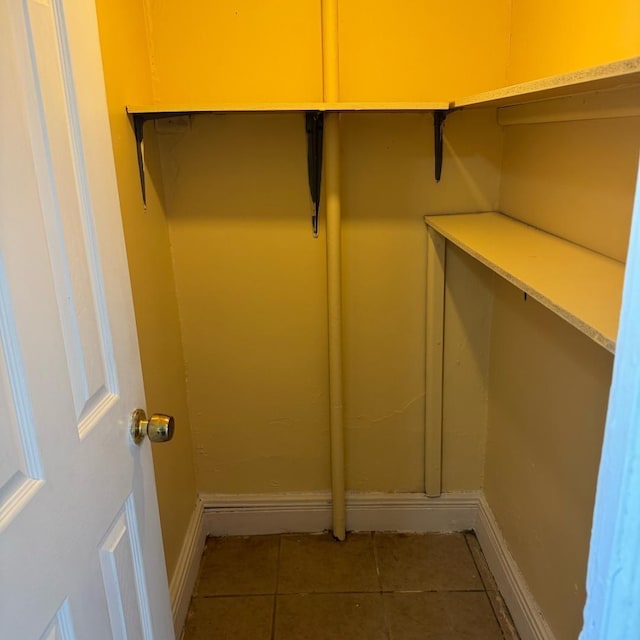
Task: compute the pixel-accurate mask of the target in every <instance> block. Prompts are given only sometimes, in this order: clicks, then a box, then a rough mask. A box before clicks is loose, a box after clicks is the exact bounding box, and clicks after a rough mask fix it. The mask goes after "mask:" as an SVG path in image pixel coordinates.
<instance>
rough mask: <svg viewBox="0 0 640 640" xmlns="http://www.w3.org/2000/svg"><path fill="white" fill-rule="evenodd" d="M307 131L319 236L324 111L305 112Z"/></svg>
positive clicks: (313, 218) (315, 230) (313, 225)
mask: <svg viewBox="0 0 640 640" xmlns="http://www.w3.org/2000/svg"><path fill="white" fill-rule="evenodd" d="M305 130H306V132H307V169H308V172H309V191H310V192H311V201H312V203H313V213H312V216H311V228H312V230H313V237H314V238H317V237H318V213H319V211H320V190H321V187H322V138H323V131H324V113H322V111H307V112H306V114H305Z"/></svg>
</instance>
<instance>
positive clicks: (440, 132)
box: [433, 109, 449, 182]
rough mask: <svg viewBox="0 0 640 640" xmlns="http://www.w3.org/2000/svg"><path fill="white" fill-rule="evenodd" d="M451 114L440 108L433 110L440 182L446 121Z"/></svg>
mask: <svg viewBox="0 0 640 640" xmlns="http://www.w3.org/2000/svg"><path fill="white" fill-rule="evenodd" d="M448 115H449V111H448V110H444V109H438V110H436V111H434V112H433V147H434V155H435V177H436V182H440V178H441V177H442V153H443V149H442V147H443V144H444V121H445V120H446V118H447V116H448Z"/></svg>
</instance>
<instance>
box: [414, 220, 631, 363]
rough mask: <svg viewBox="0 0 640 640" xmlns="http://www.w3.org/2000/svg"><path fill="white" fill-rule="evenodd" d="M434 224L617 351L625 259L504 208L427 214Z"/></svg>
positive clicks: (524, 289) (434, 227) (593, 338)
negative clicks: (531, 222) (550, 230)
mask: <svg viewBox="0 0 640 640" xmlns="http://www.w3.org/2000/svg"><path fill="white" fill-rule="evenodd" d="M425 222H426V223H427V225H428V226H430V227H432V228H433V229H435V230H436V231H437V232H438V233H440V234H442V235H443V236H444V237H445V238H446V239H447V240H448V241H450V242H452V243H453V244H455V245H456V246H457V247H460V249H462V250H463V251H465V252H466V253H468V254H469V255H471V256H472V257H474V258H475V259H476V260H478V261H479V262H481V263H482V264H484V265H485V266H487V267H489V268H490V269H491V270H492V271H494V272H495V273H497V274H498V275H500V276H502V277H503V278H504V279H505V280H507V281H509V282H511V283H512V284H513V285H514V286H516V287H517V288H518V289H520V290H522V291H524V292H526V293H527V295H530V296H531V297H532V298H534V299H535V300H537V301H538V302H540V303H541V304H542V305H544V306H545V307H547V308H548V309H550V310H551V311H553V312H554V313H556V314H557V315H559V316H560V317H561V318H563V319H564V320H566V321H567V322H568V323H569V324H571V325H573V326H574V327H576V328H577V329H579V330H580V331H582V332H583V333H584V334H586V335H587V336H589V337H590V338H591V339H592V340H594V341H595V342H597V343H598V344H600V345H601V346H603V347H604V348H605V349H607V350H608V351H610V352H611V353H614V352H615V343H616V335H617V332H618V316H619V313H620V303H621V298H622V283H623V279H624V267H625V266H624V263H622V262H618V261H617V260H613V259H611V258H607V257H606V256H603V255H601V254H599V253H595V252H594V251H590V250H588V249H585V248H583V247H580V246H578V245H576V244H573V243H571V242H568V241H566V240H562V239H561V238H558V237H556V236H553V235H551V234H549V233H545V232H544V231H540V230H539V229H535V228H534V227H530V226H528V225H526V224H523V223H522V222H518V221H517V220H514V219H513V218H510V217H508V216H505V215H503V214H501V213H471V214H456V215H441V216H426V217H425Z"/></svg>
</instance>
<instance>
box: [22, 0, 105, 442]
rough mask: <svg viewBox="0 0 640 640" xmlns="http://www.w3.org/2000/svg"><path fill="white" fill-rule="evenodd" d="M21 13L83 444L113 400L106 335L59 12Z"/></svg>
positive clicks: (54, 6) (55, 5)
mask: <svg viewBox="0 0 640 640" xmlns="http://www.w3.org/2000/svg"><path fill="white" fill-rule="evenodd" d="M26 9H27V11H26V15H25V23H26V26H27V29H28V30H29V32H30V35H31V38H32V42H33V49H32V65H33V67H32V71H33V75H34V77H36V78H38V82H39V89H40V91H39V92H38V113H39V115H40V120H41V123H40V124H41V127H42V131H43V132H44V136H45V139H44V140H43V143H44V147H45V149H44V150H45V153H47V155H48V156H49V159H50V162H49V165H50V169H51V175H50V179H49V180H46V181H45V184H44V185H42V187H43V190H44V189H46V190H47V191H49V192H48V193H43V194H42V196H43V202H47V203H48V205H49V206H47V207H46V209H45V213H46V215H47V231H48V241H49V242H48V244H49V251H50V254H51V258H52V266H53V272H54V277H55V281H56V290H57V294H58V305H59V308H60V312H61V316H62V327H63V331H64V338H65V345H66V352H67V364H68V367H69V372H70V379H71V383H72V389H73V399H74V406H75V410H76V415H77V419H78V431H79V432H80V435H81V436H83V435H84V434H86V433H87V432H88V430H90V428H91V427H92V426H93V425H94V424H96V422H97V421H99V419H100V416H101V415H102V413H103V412H104V411H106V410H108V408H109V406H111V404H112V403H113V402H114V401H115V400H116V399H117V378H116V370H115V362H114V355H113V347H112V340H111V332H110V327H109V322H108V318H107V315H106V302H105V297H104V290H103V287H102V286H101V273H100V260H99V255H98V251H97V246H96V240H95V228H94V224H93V218H92V211H91V197H90V191H89V185H88V183H87V175H86V170H85V162H84V150H83V146H82V135H81V129H80V123H79V121H78V105H77V100H76V95H75V90H74V86H73V79H72V71H71V61H70V59H69V43H68V41H67V37H66V29H65V25H64V21H63V7H62V5H61V2H60V0H52V2H51V3H50V2H48V1H47V0H28V1H27V2H26ZM61 114H64V116H65V118H64V119H62V118H61V117H60V116H61ZM79 230H82V232H81V233H78V231H79Z"/></svg>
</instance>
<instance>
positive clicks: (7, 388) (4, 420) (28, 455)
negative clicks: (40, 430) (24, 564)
mask: <svg viewBox="0 0 640 640" xmlns="http://www.w3.org/2000/svg"><path fill="white" fill-rule="evenodd" d="M0 442H2V446H1V447H0V531H2V529H3V528H4V527H5V526H6V525H7V524H8V522H9V520H10V519H11V518H12V517H13V516H14V515H15V514H16V513H17V512H18V511H19V510H20V509H21V508H22V507H23V506H24V504H26V502H27V501H28V500H29V498H30V496H32V495H33V493H34V492H35V491H36V490H37V488H38V486H39V485H40V484H41V479H42V470H41V465H40V452H39V450H38V443H37V442H36V438H35V432H34V428H33V417H32V415H31V407H30V403H29V394H28V389H27V385H26V382H25V376H24V368H23V363H22V357H21V354H20V346H19V344H18V339H17V334H16V327H15V322H14V317H13V311H12V304H11V299H10V296H9V289H8V285H7V281H6V278H5V270H4V265H3V261H2V257H1V256H0Z"/></svg>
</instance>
